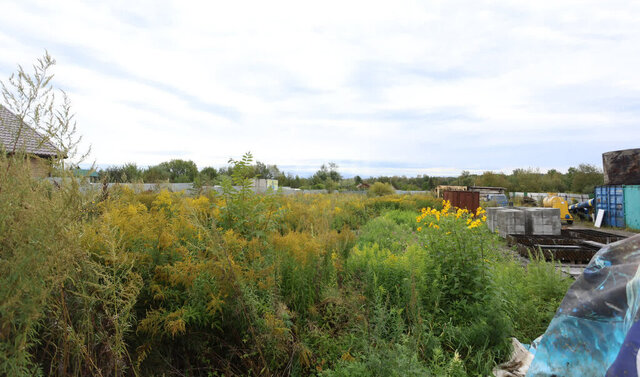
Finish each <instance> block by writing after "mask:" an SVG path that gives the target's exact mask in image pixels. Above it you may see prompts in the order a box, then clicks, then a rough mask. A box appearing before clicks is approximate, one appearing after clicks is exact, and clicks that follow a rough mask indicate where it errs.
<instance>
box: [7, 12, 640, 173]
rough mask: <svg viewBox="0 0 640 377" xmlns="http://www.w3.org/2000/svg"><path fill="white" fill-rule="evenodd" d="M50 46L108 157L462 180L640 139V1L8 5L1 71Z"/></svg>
mask: <svg viewBox="0 0 640 377" xmlns="http://www.w3.org/2000/svg"><path fill="white" fill-rule="evenodd" d="M45 50H47V51H49V53H50V54H51V55H52V56H53V57H54V58H55V59H56V61H57V64H56V66H55V69H54V73H55V78H54V81H53V84H54V86H56V87H57V88H60V89H63V90H65V91H66V92H67V94H68V95H69V97H70V98H71V101H72V104H73V109H74V111H75V113H76V120H77V122H78V130H79V132H80V133H81V134H82V135H83V140H84V142H85V147H86V146H88V145H89V144H91V148H92V153H91V156H90V159H89V160H90V161H91V162H93V161H95V163H96V164H98V166H108V165H119V164H124V163H127V162H135V163H137V164H138V165H139V166H149V165H154V164H157V163H160V162H162V161H167V160H170V159H174V158H180V159H190V160H193V161H194V162H196V164H197V165H198V167H200V168H203V167H205V166H214V167H219V166H225V165H226V164H227V162H228V160H229V158H235V159H238V158H240V157H241V156H242V154H244V153H245V152H247V151H250V152H252V154H253V155H254V157H255V158H256V159H257V160H259V161H262V162H265V163H269V164H277V165H278V166H279V167H280V168H281V169H282V170H285V171H290V172H293V173H297V174H301V175H308V174H310V173H312V172H314V171H316V170H318V168H319V167H320V165H321V164H322V163H327V162H336V163H337V164H338V166H339V171H340V172H341V173H343V174H344V175H346V176H349V175H354V174H359V175H361V176H377V175H407V176H415V175H418V174H423V175H424V174H426V175H457V174H459V173H460V172H461V171H462V170H468V171H471V172H482V171H487V170H491V171H503V172H510V171H511V170H512V169H514V168H527V167H534V168H541V169H542V170H543V171H544V170H546V169H551V168H555V169H558V170H566V169H567V168H569V167H571V166H577V165H578V164H580V163H590V164H594V165H596V166H598V167H601V165H602V157H601V156H602V153H603V152H607V151H611V150H619V149H627V148H638V147H640V125H639V123H640V122H639V120H640V118H639V115H640V2H630V1H617V0H610V1H606V2H605V1H601V0H598V1H570V0H565V1H557V0H555V1H479V0H473V1H456V0H448V1H404V0H396V1H384V2H379V1H372V0H366V1H345V0H341V1H332V0H325V1H321V2H320V1H314V2H310V1H299V0H297V1H279V0H272V1H242V0H238V1H186V0H183V1H168V0H137V1H105V0H100V1H94V0H82V1H71V0H69V1H67V0H58V1H46V0H44V1H32V0H16V1H14V0H1V1H0V79H2V80H3V81H5V82H6V79H7V78H8V76H9V75H10V74H11V73H12V72H15V70H16V67H17V65H18V64H20V65H23V66H24V67H29V66H30V65H31V64H32V63H34V62H35V60H36V59H37V58H38V57H41V56H42V55H43V53H44V51H45Z"/></svg>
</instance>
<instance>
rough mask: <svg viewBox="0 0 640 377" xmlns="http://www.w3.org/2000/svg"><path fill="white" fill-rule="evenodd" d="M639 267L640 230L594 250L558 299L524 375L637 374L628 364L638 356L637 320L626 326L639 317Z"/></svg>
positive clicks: (583, 376) (582, 376)
mask: <svg viewBox="0 0 640 377" xmlns="http://www.w3.org/2000/svg"><path fill="white" fill-rule="evenodd" d="M638 266H640V235H637V236H634V237H631V238H628V239H626V240H622V241H618V242H616V243H612V244H609V245H607V246H605V247H603V248H602V249H601V250H600V251H598V253H597V254H596V255H595V256H594V257H593V259H592V260H591V262H590V263H589V265H588V266H587V268H586V269H585V271H584V273H583V274H582V275H581V276H580V277H579V278H578V279H577V280H576V282H575V283H574V284H573V285H572V286H571V288H569V291H568V292H567V294H566V295H565V297H564V299H563V300H562V303H561V304H560V308H559V309H558V311H557V312H556V315H555V317H554V318H553V319H552V320H551V323H550V324H549V327H548V328H547V331H546V332H545V333H544V335H543V336H542V339H541V340H540V344H539V345H538V347H537V350H536V353H535V358H534V359H533V362H532V363H531V366H530V368H529V371H528V373H527V377H551V376H563V377H590V376H594V377H595V376H598V377H602V376H605V374H606V375H607V376H611V377H617V376H634V375H636V376H637V370H636V369H633V371H631V370H630V365H631V358H633V366H634V368H635V365H636V359H637V358H638V348H637V347H636V346H635V345H637V344H640V325H639V326H636V327H634V331H630V329H631V328H632V326H633V325H634V324H635V323H636V322H637V321H638V320H639V319H640V310H639V309H640V271H639V270H638ZM627 335H629V337H628V338H627ZM625 338H627V339H625ZM623 343H625V347H622V345H623ZM634 347H635V348H634ZM634 352H635V353H634ZM618 354H620V357H618ZM616 358H618V360H616ZM638 360H640V359H638ZM614 361H616V365H613V364H614ZM619 366H620V367H621V369H616V368H617V367H619ZM610 367H611V370H610V371H609V373H607V370H609V368H610ZM625 371H626V372H625ZM632 372H633V374H632Z"/></svg>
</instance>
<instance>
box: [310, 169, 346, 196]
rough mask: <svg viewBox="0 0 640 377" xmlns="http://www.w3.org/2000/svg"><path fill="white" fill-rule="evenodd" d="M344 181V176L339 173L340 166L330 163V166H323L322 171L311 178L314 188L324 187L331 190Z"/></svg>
mask: <svg viewBox="0 0 640 377" xmlns="http://www.w3.org/2000/svg"><path fill="white" fill-rule="evenodd" d="M341 180H342V175H340V173H339V172H338V165H337V164H336V163H334V162H330V163H329V164H328V165H325V164H322V166H320V170H318V171H317V172H315V174H314V175H313V176H312V177H311V179H310V183H311V185H313V186H312V187H317V188H319V187H322V188H327V189H328V190H331V189H332V188H334V186H335V185H336V184H337V183H338V182H340V181H341Z"/></svg>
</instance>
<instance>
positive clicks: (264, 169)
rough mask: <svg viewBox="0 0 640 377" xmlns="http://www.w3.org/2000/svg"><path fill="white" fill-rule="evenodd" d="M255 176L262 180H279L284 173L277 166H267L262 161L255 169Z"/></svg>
mask: <svg viewBox="0 0 640 377" xmlns="http://www.w3.org/2000/svg"><path fill="white" fill-rule="evenodd" d="M254 169H255V175H256V176H257V177H258V178H262V179H277V178H278V177H279V176H280V175H281V174H282V173H281V172H280V169H278V166H277V165H267V164H264V163H262V162H260V161H258V162H256V165H255V167H254Z"/></svg>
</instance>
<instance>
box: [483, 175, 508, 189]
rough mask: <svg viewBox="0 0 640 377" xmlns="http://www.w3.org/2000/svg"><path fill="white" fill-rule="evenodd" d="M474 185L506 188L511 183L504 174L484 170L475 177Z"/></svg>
mask: <svg viewBox="0 0 640 377" xmlns="http://www.w3.org/2000/svg"><path fill="white" fill-rule="evenodd" d="M476 186H488V187H505V188H508V187H509V186H511V185H510V182H509V180H508V179H507V176H506V175H505V174H502V173H494V172H491V171H485V172H484V173H482V175H480V176H479V177H478V178H476Z"/></svg>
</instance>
